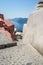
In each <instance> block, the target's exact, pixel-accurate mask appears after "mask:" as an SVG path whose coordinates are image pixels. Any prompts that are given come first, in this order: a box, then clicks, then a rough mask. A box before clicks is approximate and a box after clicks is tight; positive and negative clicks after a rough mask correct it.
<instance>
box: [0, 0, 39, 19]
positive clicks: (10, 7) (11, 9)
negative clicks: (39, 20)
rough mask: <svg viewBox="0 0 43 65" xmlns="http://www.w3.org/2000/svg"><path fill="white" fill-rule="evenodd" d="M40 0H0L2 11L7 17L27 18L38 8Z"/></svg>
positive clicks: (0, 11)
mask: <svg viewBox="0 0 43 65" xmlns="http://www.w3.org/2000/svg"><path fill="white" fill-rule="evenodd" d="M37 1H38V0H0V13H2V14H4V16H5V18H9V19H12V18H19V17H23V18H27V17H28V16H29V14H30V13H31V12H33V11H34V10H35V8H36V5H37Z"/></svg>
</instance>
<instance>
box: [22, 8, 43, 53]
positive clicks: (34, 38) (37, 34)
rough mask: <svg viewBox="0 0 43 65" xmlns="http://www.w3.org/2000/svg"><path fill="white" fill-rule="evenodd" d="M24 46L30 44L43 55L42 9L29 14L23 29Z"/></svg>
mask: <svg viewBox="0 0 43 65" xmlns="http://www.w3.org/2000/svg"><path fill="white" fill-rule="evenodd" d="M25 28H27V29H26V33H24V36H23V43H24V44H29V43H30V44H31V45H32V46H33V47H35V48H36V49H37V50H38V51H39V52H40V53H42V54H43V9H40V10H37V11H35V12H34V13H32V14H30V16H29V20H28V22H27V26H25V27H24V32H25Z"/></svg>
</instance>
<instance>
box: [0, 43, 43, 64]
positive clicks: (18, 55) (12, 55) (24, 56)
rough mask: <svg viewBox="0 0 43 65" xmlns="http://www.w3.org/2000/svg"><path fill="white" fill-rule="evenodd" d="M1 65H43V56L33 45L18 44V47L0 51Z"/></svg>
mask: <svg viewBox="0 0 43 65" xmlns="http://www.w3.org/2000/svg"><path fill="white" fill-rule="evenodd" d="M0 65H43V56H42V55H41V54H40V53H39V52H38V51H37V50H36V49H34V48H33V47H32V46H31V45H29V44H28V45H24V44H22V42H18V45H17V46H14V47H10V48H6V49H2V50H0Z"/></svg>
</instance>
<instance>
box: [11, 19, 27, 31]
mask: <svg viewBox="0 0 43 65" xmlns="http://www.w3.org/2000/svg"><path fill="white" fill-rule="evenodd" d="M10 20H11V21H12V22H13V23H14V25H15V27H16V29H17V30H21V31H22V30H23V25H24V24H25V23H27V18H14V19H10Z"/></svg>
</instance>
